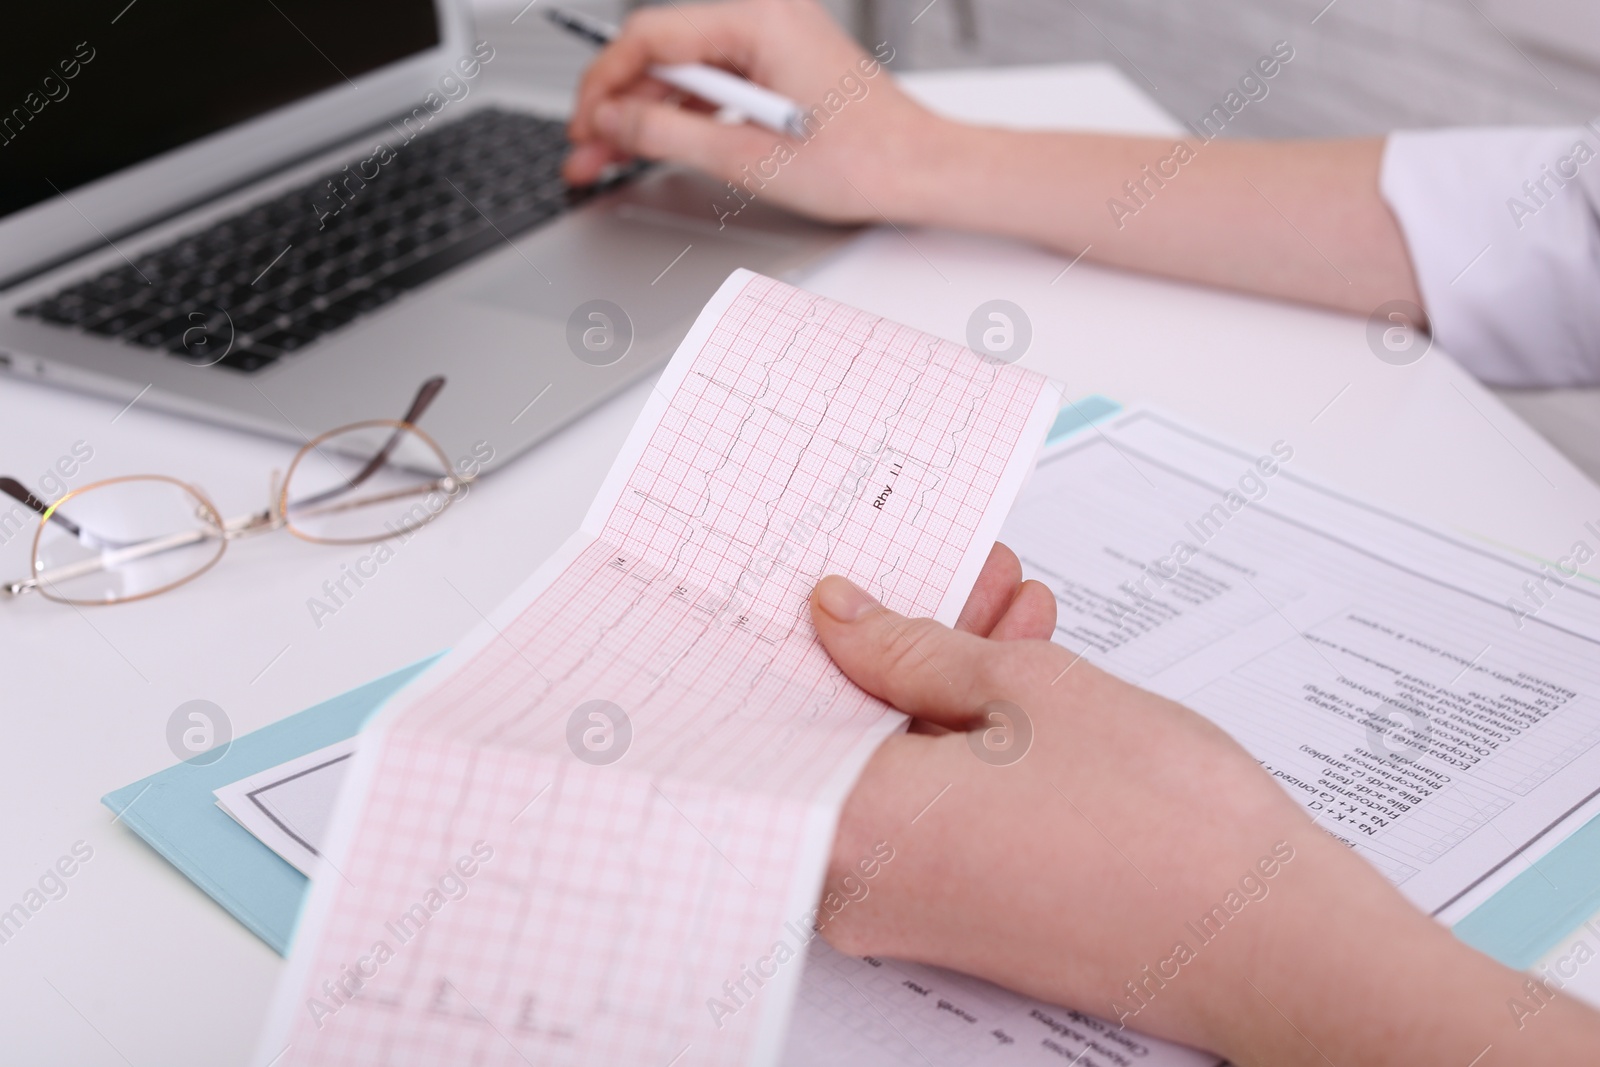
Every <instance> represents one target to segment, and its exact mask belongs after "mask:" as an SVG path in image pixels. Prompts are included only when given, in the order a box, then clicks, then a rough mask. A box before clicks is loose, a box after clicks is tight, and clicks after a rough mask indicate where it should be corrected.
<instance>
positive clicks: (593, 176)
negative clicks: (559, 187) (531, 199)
mask: <svg viewBox="0 0 1600 1067" xmlns="http://www.w3.org/2000/svg"><path fill="white" fill-rule="evenodd" d="M631 158H632V157H631V156H629V155H628V154H627V153H626V152H619V151H617V150H616V149H615V148H613V147H611V146H610V145H608V144H606V143H605V142H604V141H585V142H584V143H583V144H578V145H573V146H572V151H571V152H569V153H567V158H566V159H565V160H564V161H563V162H562V164H561V177H562V178H563V179H565V180H566V183H567V184H568V185H593V184H594V183H595V182H597V181H599V180H600V175H601V174H602V173H603V172H604V171H605V169H606V168H607V167H609V166H613V165H614V164H617V163H626V162H627V161H628V160H629V159H631Z"/></svg>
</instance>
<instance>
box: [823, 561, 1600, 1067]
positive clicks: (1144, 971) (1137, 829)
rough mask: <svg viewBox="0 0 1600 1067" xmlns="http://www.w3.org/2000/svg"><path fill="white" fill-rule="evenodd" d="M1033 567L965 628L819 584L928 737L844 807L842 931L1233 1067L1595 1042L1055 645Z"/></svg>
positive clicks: (1050, 602)
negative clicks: (1519, 1014)
mask: <svg viewBox="0 0 1600 1067" xmlns="http://www.w3.org/2000/svg"><path fill="white" fill-rule="evenodd" d="M1020 578H1021V569H1020V566H1019V564H1018V563H1017V559H1016V557H1015V555H1013V554H1012V553H1011V552H1010V551H1009V550H1008V549H1005V548H1004V547H1003V546H996V549H995V552H994V553H993V554H992V555H991V556H990V559H989V562H988V564H987V565H986V567H985V569H984V572H983V575H982V577H981V578H980V579H979V582H978V585H977V588H976V590H975V592H974V593H973V596H972V599H971V600H970V601H969V602H968V605H967V607H966V610H965V611H964V613H963V615H962V618H961V621H960V624H959V627H958V628H957V629H949V628H946V627H944V626H941V625H939V624H938V623H935V622H933V621H932V620H929V619H909V618H905V617H902V616H899V615H896V614H894V613H893V612H890V611H888V610H887V609H886V608H884V607H883V606H882V605H881V604H879V603H877V602H876V601H874V600H873V599H872V598H871V597H869V596H868V595H867V594H866V593H864V592H863V591H862V590H860V589H858V588H857V587H856V586H854V585H853V584H851V583H850V582H849V581H847V580H846V579H843V578H839V577H828V578H824V579H823V580H822V581H821V582H820V583H818V585H817V587H816V590H815V591H814V593H813V595H812V601H811V608H812V619H813V621H814V623H815V625H816V628H817V633H818V636H819V638H820V639H821V641H822V643H823V645H824V646H825V647H826V648H827V649H828V651H829V653H830V654H831V655H832V656H833V658H834V661H835V662H836V663H837V664H838V666H839V667H840V669H841V670H842V671H843V672H844V673H845V674H846V675H847V676H849V677H850V678H851V679H852V680H853V681H854V682H855V683H856V684H857V685H859V686H861V687H862V688H863V689H865V690H867V691H868V692H870V693H873V694H875V695H876V696H878V697H880V698H882V699H883V700H885V701H886V702H887V703H889V704H891V705H893V706H894V707H896V708H898V709H900V710H901V711H904V712H906V713H907V714H909V715H911V716H913V717H914V719H915V721H916V723H917V724H919V725H920V726H921V727H922V729H921V730H920V731H913V732H911V733H907V734H901V735H897V736H894V737H891V738H890V739H889V740H888V741H887V742H885V743H884V745H883V746H882V747H881V748H880V749H879V750H878V751H877V753H876V754H875V755H874V756H873V758H872V760H871V761H870V762H869V764H868V765H867V767H866V769H865V771H864V772H863V774H862V776H861V779H860V781H859V782H858V783H857V785H856V787H855V789H854V791H853V792H852V794H851V795H850V797H849V799H848V801H847V802H846V805H845V809H844V813H843V816H842V819H841V823H840V827H839V832H838V836H837V839H836V841H835V846H834V852H833V858H832V861H831V864H830V871H829V877H828V882H827V886H826V893H825V896H824V898H823V905H824V911H823V915H824V918H823V919H822V920H821V923H822V926H821V929H822V934H823V936H824V937H825V938H826V939H827V940H828V941H830V942H831V943H832V944H833V945H835V946H836V947H837V948H839V949H841V950H842V951H844V952H847V953H850V954H854V955H874V956H889V957H896V958H901V959H908V960H914V961H918V962H922V963H929V964H935V965H939V966H943V967H949V968H953V969H955V970H959V971H965V972H967V973H970V974H975V975H978V976H980V977H983V978H987V979H989V980H990V981H993V982H996V983H998V984H1000V985H1004V986H1007V987H1010V988H1012V989H1015V990H1017V991H1019V992H1022V993H1025V994H1028V995H1031V996H1034V997H1037V998H1039V999H1041V1000H1045V1001H1047V1002H1050V1003H1056V1004H1064V1005H1067V1006H1070V1007H1075V1008H1079V1009H1082V1010H1084V1011H1086V1012H1089V1013H1092V1014H1095V1015H1098V1016H1100V1017H1102V1018H1104V1019H1107V1020H1108V1021H1109V1022H1110V1023H1112V1024H1113V1025H1116V1024H1118V1023H1119V1022H1120V1023H1122V1024H1123V1025H1125V1026H1127V1027H1129V1028H1131V1029H1135V1030H1140V1031H1144V1032H1148V1033H1152V1034H1157V1035H1160V1036H1164V1037H1168V1038H1172V1039H1175V1040H1177V1041H1180V1042H1184V1043H1187V1044H1190V1045H1196V1046H1200V1047H1204V1048H1207V1049H1210V1050H1212V1051H1215V1052H1218V1053H1220V1054H1223V1055H1226V1056H1227V1057H1229V1058H1230V1059H1231V1060H1232V1061H1233V1062H1234V1063H1237V1064H1240V1065H1247V1064H1258V1063H1259V1064H1267V1063H1270V1064H1277V1065H1283V1064H1325V1063H1326V1062H1333V1063H1340V1064H1344V1063H1361V1064H1388V1063H1395V1064H1401V1063H1407V1064H1424V1063H1427V1064H1431V1063H1439V1064H1454V1065H1456V1067H1464V1065H1465V1064H1467V1063H1470V1062H1473V1061H1474V1057H1478V1056H1479V1055H1480V1054H1482V1053H1483V1050H1484V1048H1485V1046H1492V1048H1491V1049H1490V1051H1489V1052H1488V1053H1486V1054H1483V1055H1482V1059H1480V1060H1478V1061H1477V1065H1476V1067H1484V1065H1487V1064H1491V1063H1528V1062H1534V1061H1535V1059H1537V1058H1539V1057H1542V1056H1545V1055H1549V1056H1551V1057H1552V1058H1551V1059H1550V1062H1558V1059H1557V1058H1555V1057H1557V1056H1558V1055H1559V1054H1562V1053H1566V1054H1570V1055H1571V1056H1575V1057H1578V1058H1582V1056H1584V1055H1591V1054H1592V1053H1593V1050H1594V1048H1596V1047H1600V1020H1597V1018H1596V1017H1595V1016H1594V1015H1592V1014H1589V1013H1587V1012H1586V1011H1585V1009H1583V1008H1581V1007H1578V1006H1576V1005H1575V1003H1574V1002H1573V1001H1571V1000H1570V999H1568V1000H1556V1001H1555V1002H1554V1003H1552V1004H1549V1005H1548V1006H1547V1007H1545V1008H1544V1009H1543V1010H1542V1011H1541V1013H1540V1015H1539V1017H1538V1019H1537V1023H1538V1025H1537V1026H1535V1025H1534V1022H1532V1021H1529V1022H1527V1024H1526V1028H1525V1030H1519V1029H1518V1027H1517V1026H1516V1025H1515V1020H1514V1019H1513V1016H1512V1014H1511V1013H1509V1012H1508V1011H1507V1002H1508V998H1513V997H1524V998H1525V996H1526V994H1525V991H1524V990H1523V988H1522V980H1523V979H1522V976H1520V975H1516V974H1514V973H1512V972H1511V971H1509V970H1507V969H1505V968H1503V967H1501V966H1500V965H1499V964H1496V963H1494V962H1493V961H1492V960H1489V959H1488V958H1487V957H1484V956H1481V955H1479V954H1478V953H1476V952H1475V951H1473V950H1472V949H1469V948H1467V947H1466V946H1465V945H1463V944H1461V943H1460V942H1457V941H1456V940H1455V939H1454V938H1453V937H1452V936H1451V934H1450V933H1449V931H1448V930H1446V929H1445V928H1444V927H1442V926H1439V925H1437V924H1435V923H1434V922H1432V921H1431V920H1430V919H1428V918H1427V917H1426V916H1424V915H1423V914H1422V913H1420V912H1418V911H1416V910H1415V909H1414V908H1412V907H1411V906H1410V904H1409V903H1408V902H1407V901H1406V900H1405V899H1404V898H1403V897H1401V896H1400V894H1399V893H1398V892H1397V891H1396V890H1395V889H1394V888H1393V887H1392V886H1390V885H1389V883H1388V882H1387V881H1385V880H1384V879H1383V878H1382V877H1381V876H1379V875H1378V873H1377V872H1376V871H1375V870H1374V869H1373V868H1372V867H1370V866H1369V865H1368V864H1367V863H1366V862H1365V861H1364V860H1363V859H1361V858H1360V857H1359V856H1358V855H1357V854H1356V853H1355V852H1354V851H1352V850H1351V849H1349V848H1348V847H1347V846H1346V845H1345V844H1344V843H1343V842H1340V841H1338V840H1337V839H1335V838H1333V837H1331V836H1329V835H1328V834H1327V833H1325V832H1324V831H1322V830H1321V829H1319V828H1318V827H1316V826H1315V825H1313V823H1312V820H1311V818H1310V817H1309V816H1308V815H1307V814H1306V813H1305V811H1303V810H1302V809H1301V807H1300V806H1299V805H1298V804H1297V803H1296V802H1294V801H1293V800H1292V799H1290V797H1289V795H1288V794H1287V793H1286V792H1285V791H1284V789H1283V788H1282V787H1280V786H1279V784H1278V783H1277V782H1276V781H1275V780H1274V779H1273V778H1272V777H1270V776H1269V775H1268V774H1267V773H1266V772H1265V771H1264V770H1263V769H1262V767H1261V766H1260V764H1258V763H1257V761H1256V760H1254V759H1253V758H1251V756H1250V755H1249V754H1248V753H1247V752H1246V751H1245V750H1244V749H1243V748H1241V747H1240V746H1239V745H1238V744H1237V743H1235V742H1234V741H1233V740H1232V739H1231V738H1230V737H1229V736H1228V735H1227V734H1225V733H1224V732H1223V731H1222V730H1220V729H1218V728H1217V727H1216V726H1214V725H1212V723H1210V722H1209V721H1208V720H1206V719H1204V718H1202V717H1201V716H1199V715H1197V714H1195V713H1194V712H1192V711H1190V710H1188V709H1187V708H1184V707H1182V706H1181V705H1178V704H1175V703H1173V702H1171V701H1169V700H1165V699H1163V698H1161V697H1159V696H1156V695H1154V694H1153V693H1149V692H1146V691H1144V690H1141V689H1138V688H1136V687H1134V686H1131V685H1128V684H1127V683H1125V682H1122V681H1120V680H1118V679H1117V678H1114V677H1112V676H1111V675H1109V674H1106V673H1104V672H1103V671H1100V670H1097V669H1096V668H1094V667H1093V666H1091V665H1090V664H1088V663H1087V662H1084V661H1082V660H1080V659H1078V658H1077V657H1075V656H1074V654H1073V653H1072V652H1070V651H1068V650H1067V649H1064V648H1062V647H1060V646H1057V645H1054V644H1051V643H1049V642H1048V641H1047V640H1044V638H1047V637H1048V636H1049V635H1050V634H1051V633H1052V632H1053V630H1054V626H1055V602H1054V599H1053V597H1052V596H1051V594H1050V592H1049V591H1048V590H1047V589H1046V588H1045V587H1043V586H1041V585H1039V583H1036V582H1030V583H1022V584H1019V581H1020ZM886 856H887V857H888V859H887V860H885V857H886ZM863 860H866V862H865V863H863ZM869 872H870V873H869ZM1586 1043H1587V1044H1586ZM1585 1047H1587V1048H1588V1052H1586V1053H1585V1052H1581V1051H1580V1050H1581V1049H1583V1048H1585Z"/></svg>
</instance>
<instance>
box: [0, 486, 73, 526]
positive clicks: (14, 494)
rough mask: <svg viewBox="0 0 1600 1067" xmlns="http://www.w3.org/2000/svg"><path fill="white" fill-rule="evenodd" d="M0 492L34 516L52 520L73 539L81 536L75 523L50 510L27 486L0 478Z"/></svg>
mask: <svg viewBox="0 0 1600 1067" xmlns="http://www.w3.org/2000/svg"><path fill="white" fill-rule="evenodd" d="M0 492H3V493H5V494H6V496H9V497H11V498H12V499H14V500H17V501H19V502H21V503H22V504H23V505H25V506H26V507H28V508H31V509H32V510H33V511H34V512H35V513H36V514H38V515H40V516H43V517H44V518H47V519H54V520H55V521H56V522H59V523H60V524H61V526H62V528H63V529H65V530H66V531H67V532H68V533H70V534H71V535H72V536H73V537H82V536H83V531H82V530H81V529H79V528H78V524H77V523H75V522H73V521H72V520H71V519H69V518H67V517H66V516H65V515H63V514H61V512H59V511H56V510H54V509H53V508H51V507H50V505H49V504H46V503H45V502H44V501H43V500H40V499H39V498H38V497H36V496H34V495H33V493H32V492H30V491H29V489H28V487H27V486H25V485H23V484H22V483H21V482H19V481H17V480H16V479H15V478H9V477H4V478H0Z"/></svg>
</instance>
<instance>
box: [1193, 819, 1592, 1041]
mask: <svg viewBox="0 0 1600 1067" xmlns="http://www.w3.org/2000/svg"><path fill="white" fill-rule="evenodd" d="M1318 845H1320V846H1331V847H1332V848H1335V849H1338V850H1340V851H1343V850H1344V846H1343V845H1342V844H1339V843H1336V842H1333V841H1331V840H1328V841H1324V842H1319V843H1318ZM1307 851H1308V852H1310V853H1311V854H1310V855H1307V856H1305V857H1303V858H1304V859H1305V860H1306V861H1308V862H1306V863H1304V864H1303V865H1301V864H1300V859H1299V858H1297V860H1296V865H1297V866H1291V867H1287V868H1285V871H1284V875H1285V877H1286V879H1287V878H1296V877H1297V878H1300V879H1302V883H1301V884H1300V885H1298V886H1296V885H1293V884H1292V883H1290V884H1285V885H1282V886H1280V887H1279V888H1280V891H1286V892H1285V898H1286V899H1285V901H1284V903H1285V904H1286V905H1287V908H1286V909H1285V911H1284V912H1283V913H1280V914H1279V915H1276V916H1274V917H1273V922H1272V924H1271V928H1270V929H1268V930H1263V931H1258V933H1260V934H1261V935H1262V936H1261V939H1260V940H1259V941H1258V942H1257V943H1256V944H1255V945H1254V946H1253V952H1252V953H1251V956H1252V959H1251V961H1250V962H1249V963H1248V964H1247V965H1246V966H1245V967H1244V968H1243V971H1244V972H1245V973H1242V974H1241V975H1240V976H1239V981H1238V983H1237V985H1233V986H1232V988H1231V989H1230V990H1229V991H1228V995H1227V996H1225V997H1224V998H1222V999H1221V1001H1220V1002H1218V1003H1213V1004H1212V1005H1211V1014H1212V1016H1213V1022H1212V1025H1213V1026H1217V1027H1221V1028H1222V1029H1223V1030H1225V1032H1226V1035H1227V1036H1226V1037H1225V1038H1219V1040H1218V1042H1217V1047H1218V1049H1219V1051H1224V1052H1226V1053H1227V1054H1228V1055H1229V1056H1230V1057H1231V1059H1232V1060H1233V1062H1235V1063H1238V1064H1240V1065H1241V1067H1255V1065H1258V1064H1259V1065H1267V1064H1271V1065H1274V1067H1284V1065H1307V1067H1310V1065H1322V1064H1326V1063H1327V1062H1329V1061H1331V1062H1333V1063H1337V1064H1345V1063H1360V1064H1364V1065H1368V1067H1425V1065H1433V1064H1439V1065H1448V1067H1468V1065H1469V1064H1470V1065H1472V1067H1500V1065H1511V1064H1519V1065H1521V1064H1541V1063H1548V1064H1565V1063H1578V1062H1584V1061H1585V1059H1586V1057H1587V1058H1592V1057H1593V1055H1594V1053H1595V1050H1596V1049H1600V1015H1596V1014H1595V1013H1593V1012H1592V1011H1590V1010H1588V1009H1587V1008H1585V1007H1584V1006H1582V1005H1580V1004H1579V1003H1577V1002H1576V1001H1574V1000H1572V999H1571V998H1570V997H1564V996H1562V995H1561V994H1560V993H1558V992H1556V991H1554V990H1550V989H1548V987H1546V988H1545V989H1542V990H1539V992H1538V996H1537V997H1535V996H1533V995H1531V994H1530V992H1529V987H1527V986H1526V983H1527V982H1528V981H1529V977H1528V976H1526V975H1522V974H1518V973H1516V972H1514V971H1512V970H1510V969H1509V968H1506V967H1503V966H1501V965H1500V964H1498V963H1496V962H1494V961H1493V960H1491V959H1489V958H1488V957H1486V956H1483V955H1481V954H1479V953H1478V952H1476V951H1474V950H1473V949H1471V948H1468V947H1467V946H1466V945H1464V944H1462V943H1461V942H1459V941H1457V940H1456V939H1455V937H1454V935H1452V934H1451V933H1450V932H1449V931H1448V930H1446V929H1445V928H1444V927H1442V926H1439V925H1437V924H1436V923H1434V922H1433V921H1432V920H1430V919H1428V918H1426V917H1425V916H1423V915H1421V914H1420V913H1419V912H1416V911H1414V910H1412V909H1411V908H1410V906H1409V905H1407V904H1405V903H1404V902H1403V901H1401V900H1400V899H1399V897H1398V895H1397V894H1395V893H1394V891H1393V890H1392V889H1390V887H1389V886H1388V885H1387V884H1386V883H1384V882H1383V881H1382V880H1381V879H1380V878H1378V877H1377V876H1376V875H1374V874H1373V873H1372V872H1371V871H1362V872H1358V873H1359V875H1361V876H1360V877H1350V876H1348V874H1349V872H1347V876H1344V877H1337V876H1331V875H1330V872H1332V871H1333V868H1335V867H1338V866H1346V865H1348V863H1349V862H1350V861H1353V860H1354V859H1355V858H1354V857H1353V856H1352V855H1350V854H1348V853H1346V854H1345V855H1342V856H1339V857H1329V860H1330V862H1329V863H1327V864H1322V865H1319V864H1318V863H1317V862H1316V859H1315V853H1316V851H1318V849H1317V848H1316V847H1313V848H1311V849H1308V850H1307ZM1246 978H1248V981H1245V980H1244V979H1246ZM1515 1003H1520V1004H1523V1005H1524V1006H1525V1008H1526V1010H1525V1011H1515V1010H1514V1009H1513V1004H1515Z"/></svg>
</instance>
